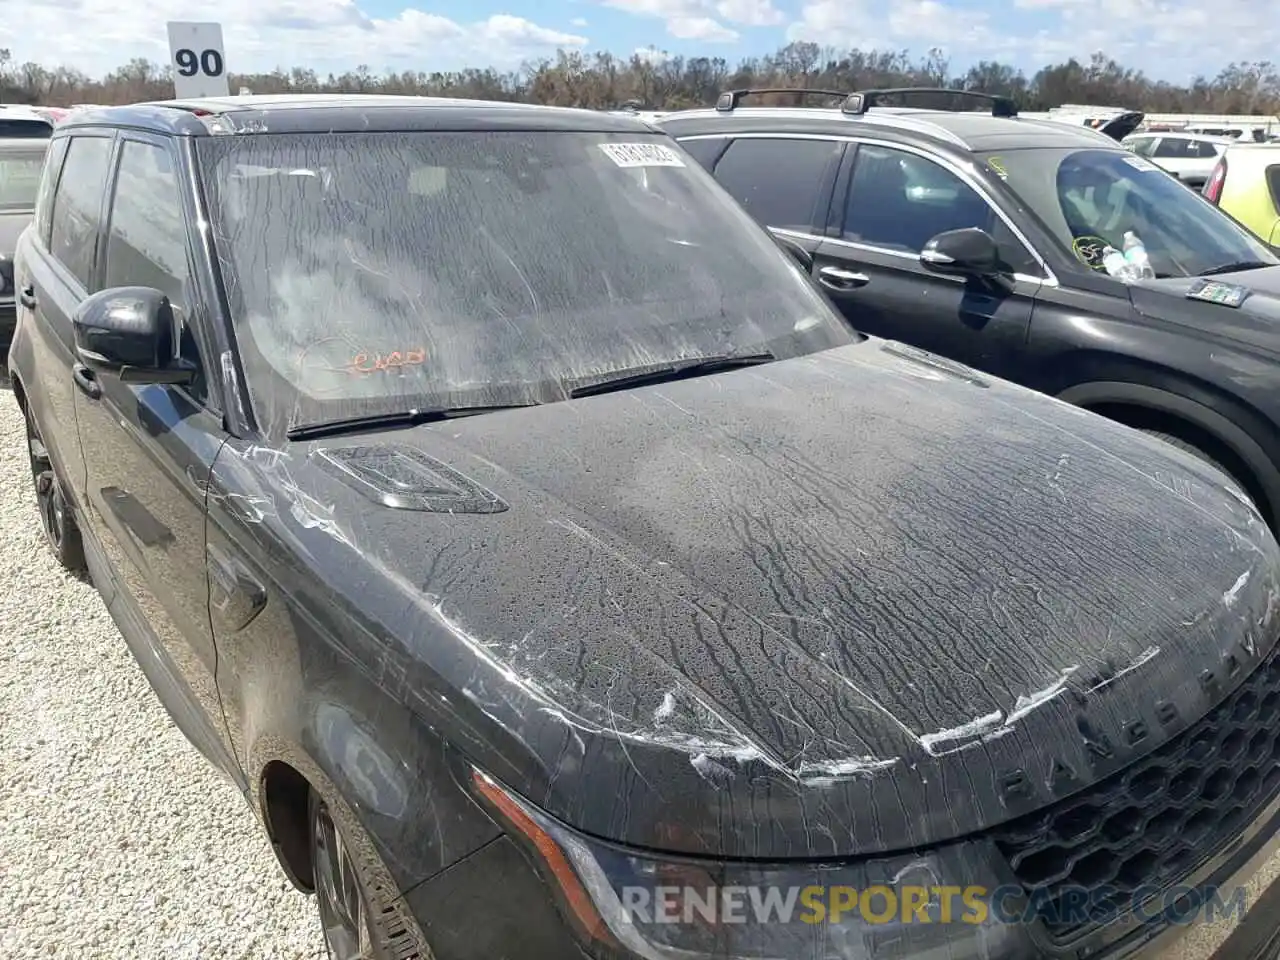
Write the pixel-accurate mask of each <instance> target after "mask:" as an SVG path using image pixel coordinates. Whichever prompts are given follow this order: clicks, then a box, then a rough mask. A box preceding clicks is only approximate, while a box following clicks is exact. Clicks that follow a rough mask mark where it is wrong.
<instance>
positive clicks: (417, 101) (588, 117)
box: [58, 93, 659, 136]
mask: <svg viewBox="0 0 1280 960" xmlns="http://www.w3.org/2000/svg"><path fill="white" fill-rule="evenodd" d="M87 126H112V127H135V128H141V129H147V130H153V131H157V132H163V133H175V134H182V135H188V136H207V135H210V134H257V133H346V132H361V131H368V132H392V131H414V130H513V131H516V130H518V131H565V132H570V131H594V132H611V133H636V134H644V133H650V134H653V133H657V132H659V131H657V130H655V129H654V128H653V127H652V126H651V125H649V124H647V123H646V122H645V121H643V120H641V119H638V118H636V117H632V116H627V115H618V114H612V113H607V112H605V111H600V110H577V109H573V108H570V107H548V106H542V105H540V104H528V103H511V102H506V101H493V100H463V99H454V98H447V97H412V96H390V95H375V94H338V93H326V94H255V95H243V96H228V97H206V98H200V99H187V100H158V101H154V102H149V103H137V104H132V105H130V106H125V107H102V108H88V109H85V110H81V111H77V112H75V113H72V114H71V115H70V116H68V117H67V118H66V119H65V120H64V121H63V122H62V123H61V124H59V127H58V129H59V131H61V130H68V129H72V130H73V129H75V128H77V127H87Z"/></svg>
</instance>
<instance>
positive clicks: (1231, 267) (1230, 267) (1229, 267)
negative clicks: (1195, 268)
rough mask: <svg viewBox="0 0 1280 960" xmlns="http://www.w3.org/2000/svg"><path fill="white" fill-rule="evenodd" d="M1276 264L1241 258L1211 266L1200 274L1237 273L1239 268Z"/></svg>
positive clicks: (1205, 275) (1249, 268) (1251, 268)
mask: <svg viewBox="0 0 1280 960" xmlns="http://www.w3.org/2000/svg"><path fill="white" fill-rule="evenodd" d="M1273 266H1275V264H1273V263H1266V262H1265V261H1263V260H1240V261H1238V262H1236V263H1224V264H1222V266H1220V267H1211V268H1209V269H1208V270H1201V271H1200V274H1199V276H1202V277H1212V276H1213V275H1214V274H1218V273H1235V272H1236V271H1237V270H1261V269H1262V268H1263V267H1273Z"/></svg>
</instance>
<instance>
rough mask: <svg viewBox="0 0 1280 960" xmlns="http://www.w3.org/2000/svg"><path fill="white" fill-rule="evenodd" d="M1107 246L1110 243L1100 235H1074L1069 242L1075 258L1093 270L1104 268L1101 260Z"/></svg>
mask: <svg viewBox="0 0 1280 960" xmlns="http://www.w3.org/2000/svg"><path fill="white" fill-rule="evenodd" d="M1108 246H1110V244H1108V243H1107V241H1106V240H1103V239H1102V237H1076V238H1075V240H1073V241H1072V242H1071V249H1072V250H1074V251H1075V254H1076V257H1077V259H1079V261H1080V262H1081V263H1083V264H1085V265H1086V266H1089V267H1092V268H1093V269H1094V270H1105V269H1106V267H1104V266H1103V264H1102V261H1103V258H1104V251H1105V250H1106V249H1107V247H1108Z"/></svg>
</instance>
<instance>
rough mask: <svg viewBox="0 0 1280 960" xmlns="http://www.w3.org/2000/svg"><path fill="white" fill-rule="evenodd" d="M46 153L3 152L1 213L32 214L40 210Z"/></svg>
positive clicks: (0, 154) (0, 151) (1, 151)
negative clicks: (38, 205) (41, 181)
mask: <svg viewBox="0 0 1280 960" xmlns="http://www.w3.org/2000/svg"><path fill="white" fill-rule="evenodd" d="M43 167H44V151H43V150H12V149H4V148H0V213H29V212H31V211H32V210H34V209H35V208H36V192H37V191H38V190H39V189H40V171H41V169H42V168H43Z"/></svg>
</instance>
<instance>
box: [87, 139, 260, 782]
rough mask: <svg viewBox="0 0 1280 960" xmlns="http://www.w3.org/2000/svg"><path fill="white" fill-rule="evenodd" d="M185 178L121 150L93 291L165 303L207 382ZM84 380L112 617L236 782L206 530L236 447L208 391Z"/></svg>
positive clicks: (114, 376)
mask: <svg viewBox="0 0 1280 960" xmlns="http://www.w3.org/2000/svg"><path fill="white" fill-rule="evenodd" d="M180 172H181V166H180V161H179V158H178V154H177V150H176V148H175V146H174V145H173V144H172V143H170V142H168V141H166V140H164V139H161V138H153V137H149V136H147V135H145V134H142V133H134V132H127V133H125V134H123V135H122V136H121V138H120V139H119V140H118V149H117V151H116V154H115V163H114V170H113V177H112V182H109V184H108V199H107V211H108V212H107V220H106V229H105V231H104V233H103V237H102V241H101V243H100V244H99V250H100V251H101V253H100V255H99V257H98V262H97V266H96V270H95V276H94V278H93V280H92V282H91V284H90V287H91V289H94V290H97V289H110V288H116V287H128V286H146V287H154V288H156V289H159V290H160V291H162V292H163V293H165V294H166V295H167V296H168V297H169V299H170V301H171V303H172V306H173V311H174V316H175V320H176V325H177V327H178V329H176V330H175V334H176V336H175V342H176V344H177V347H176V350H177V352H178V353H179V354H180V355H181V356H183V357H185V358H186V359H188V360H190V361H192V362H193V363H195V364H196V365H197V366H198V368H199V369H200V370H201V371H206V370H207V369H208V366H207V364H206V363H204V362H203V359H204V358H203V357H202V355H201V353H202V352H201V350H200V349H199V348H198V347H197V346H196V336H195V335H194V333H193V330H192V327H191V324H192V322H193V320H194V318H195V316H196V315H197V314H198V313H199V312H200V311H199V309H198V301H197V299H196V297H195V296H194V295H193V286H194V285H193V282H192V272H191V268H190V260H189V256H190V254H189V250H188V243H187V238H188V237H189V236H191V235H192V234H191V232H190V230H189V228H188V223H189V220H188V218H187V217H186V215H185V212H184V210H183V197H182V190H181V179H180ZM68 376H70V372H68ZM74 380H75V411H76V421H77V423H78V425H79V433H80V445H81V448H82V449H83V451H84V459H85V466H86V470H85V485H86V491H85V497H84V500H85V507H84V514H85V519H86V520H87V522H88V524H89V528H90V530H91V532H92V534H93V539H94V541H95V542H96V543H97V544H98V545H99V546H100V547H101V549H102V553H103V555H104V558H105V560H106V562H107V567H108V568H109V570H108V572H109V574H110V576H111V578H112V579H113V580H114V581H115V586H116V587H118V588H119V589H118V592H117V593H116V595H115V596H114V597H112V598H111V599H110V600H109V601H108V602H109V603H110V604H111V606H112V608H113V611H112V612H113V613H114V614H115V615H116V617H117V621H118V622H123V623H126V624H129V625H130V626H131V627H132V629H127V630H125V631H124V632H125V635H126V639H127V640H128V641H129V643H130V645H131V646H132V647H133V648H134V654H135V656H136V657H137V659H138V661H139V663H140V664H141V665H142V667H143V670H144V672H145V673H146V675H147V678H148V680H149V681H150V682H151V683H152V685H153V686H154V687H155V689H156V693H157V694H158V695H159V697H160V699H161V701H162V702H163V703H164V705H165V708H166V709H167V710H168V711H169V713H170V715H171V716H172V717H173V719H174V721H175V722H176V723H177V725H178V726H179V728H180V729H181V730H182V732H183V733H184V734H185V735H186V736H187V737H188V738H189V739H190V740H192V742H194V743H195V745H196V746H197V747H198V748H199V749H200V750H201V751H203V752H204V753H205V755H206V756H207V757H208V758H209V760H210V761H212V762H213V763H214V764H216V765H218V766H220V767H222V769H224V770H225V771H227V772H228V773H229V774H232V775H234V774H235V772H236V768H235V766H234V764H232V763H230V762H229V760H228V757H229V753H228V752H227V746H228V744H227V737H226V727H225V725H224V723H223V719H222V707H221V703H220V701H219V699H218V693H217V688H216V686H215V684H214V665H215V662H216V657H215V653H214V646H213V633H212V629H211V627H210V623H209V585H208V575H207V572H206V566H205V530H204V528H205V488H206V486H207V483H208V477H209V472H210V470H211V469H212V466H213V461H214V458H215V457H216V456H217V453H218V450H219V449H220V448H221V446H222V444H223V442H225V440H226V437H227V435H226V433H225V432H224V430H223V426H222V418H221V417H220V416H219V415H218V414H217V413H216V412H214V411H213V410H212V409H210V401H209V396H208V393H207V390H206V385H207V380H206V377H205V376H204V374H203V373H202V374H201V376H200V377H198V378H197V380H196V382H195V383H192V384H189V385H186V386H170V385H165V384H151V385H139V384H131V383H126V382H124V381H123V380H122V379H121V378H120V376H119V374H118V373H101V372H94V371H93V370H91V369H90V368H88V367H86V366H82V365H77V367H76V371H75V378H74ZM98 586H99V588H100V589H104V585H103V583H101V582H99V584H98ZM104 592H106V590H105V589H104Z"/></svg>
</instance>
